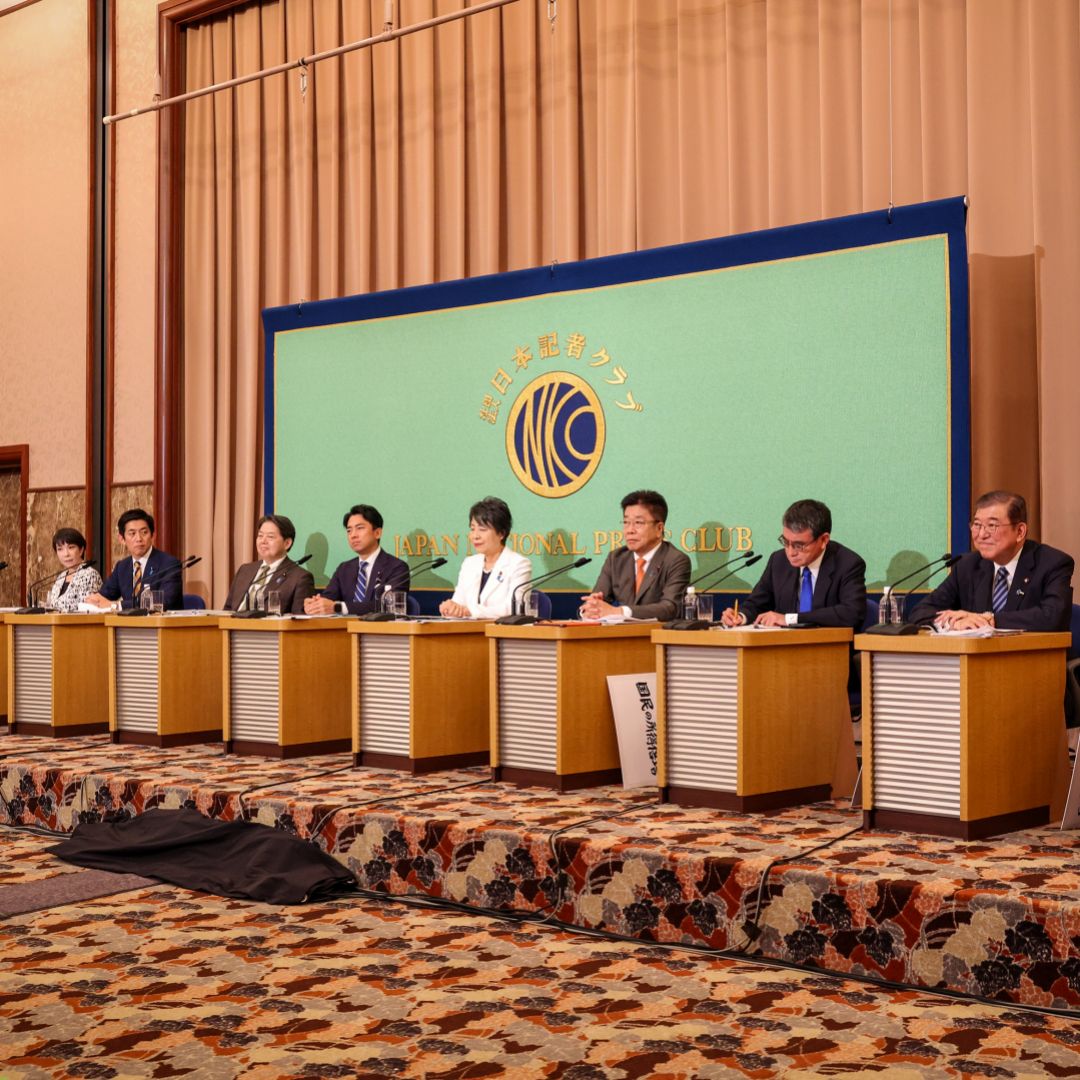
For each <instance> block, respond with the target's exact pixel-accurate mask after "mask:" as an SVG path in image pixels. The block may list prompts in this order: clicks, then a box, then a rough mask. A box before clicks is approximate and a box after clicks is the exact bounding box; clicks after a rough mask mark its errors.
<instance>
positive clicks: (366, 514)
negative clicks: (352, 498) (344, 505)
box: [341, 503, 382, 529]
mask: <svg viewBox="0 0 1080 1080" xmlns="http://www.w3.org/2000/svg"><path fill="white" fill-rule="evenodd" d="M355 514H359V515H360V516H361V517H362V518H363V519H364V520H365V521H366V522H367V523H368V524H369V525H370V526H371V527H372V528H373V529H381V528H382V514H380V513H379V511H378V510H376V509H375V507H374V506H368V504H367V503H357V504H356V505H355V506H353V507H350V508H349V510H348V512H347V513H346V514H345V516H344V517H343V518H342V519H341V524H342V525H343V526H344V527H345V528H346V529H347V528H348V527H349V518H351V517H353V516H354V515H355Z"/></svg>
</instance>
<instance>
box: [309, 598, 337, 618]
mask: <svg viewBox="0 0 1080 1080" xmlns="http://www.w3.org/2000/svg"><path fill="white" fill-rule="evenodd" d="M304 614H305V615H333V614H334V601H333V600H327V599H326V597H325V596H309V597H308V598H307V599H306V600H305V601H304Z"/></svg>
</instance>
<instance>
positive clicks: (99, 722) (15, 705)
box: [4, 614, 109, 736]
mask: <svg viewBox="0 0 1080 1080" xmlns="http://www.w3.org/2000/svg"><path fill="white" fill-rule="evenodd" d="M4 622H5V624H6V625H7V627H8V645H7V664H8V691H7V712H8V725H9V727H8V730H9V731H11V733H12V734H15V735H53V736H59V735H97V734H98V733H99V732H106V731H108V730H109V645H108V640H107V631H106V629H105V615H104V614H101V615H59V614H47V615H13V614H9V615H5V616H4Z"/></svg>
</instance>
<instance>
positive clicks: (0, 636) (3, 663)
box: [0, 612, 10, 723]
mask: <svg viewBox="0 0 1080 1080" xmlns="http://www.w3.org/2000/svg"><path fill="white" fill-rule="evenodd" d="M5 618H6V616H5V614H4V613H3V612H0V709H2V710H3V712H0V719H2V720H3V721H4V723H7V715H8V664H9V663H10V661H9V660H8V634H9V633H10V631H9V630H8V628H7V623H6V622H5Z"/></svg>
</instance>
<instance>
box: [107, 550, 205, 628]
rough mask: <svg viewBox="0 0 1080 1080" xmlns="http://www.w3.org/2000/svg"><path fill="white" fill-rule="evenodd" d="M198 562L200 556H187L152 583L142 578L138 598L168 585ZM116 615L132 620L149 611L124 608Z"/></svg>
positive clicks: (200, 559)
mask: <svg viewBox="0 0 1080 1080" xmlns="http://www.w3.org/2000/svg"><path fill="white" fill-rule="evenodd" d="M198 562H202V556H201V555H189V556H188V557H187V558H186V559H181V560H180V565H179V566H173V567H171V568H170V569H168V570H166V571H165V573H164V574H162V575H161V577H159V578H154V579H153V580H152V581H148V580H147V579H146V578H145V577H144V578H143V583H142V589H141V590H140V591H139V595H140V597H141V596H142V593H143V592H145V591H146V590H147V589H156V588H158V587H160V586H162V585H167V584H169V582H171V581H175V580H176V578H178V577H181V576H182V575H183V573H184V571H185V570H190V569H191V567H193V566H194V565H195V564H196V563H198ZM132 599H133V600H134V599H135V598H134V597H132ZM117 614H118V615H124V616H127V617H128V618H134V617H137V616H139V615H149V614H150V609H149V608H144V607H129V608H124V610H123V611H118V612H117Z"/></svg>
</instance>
